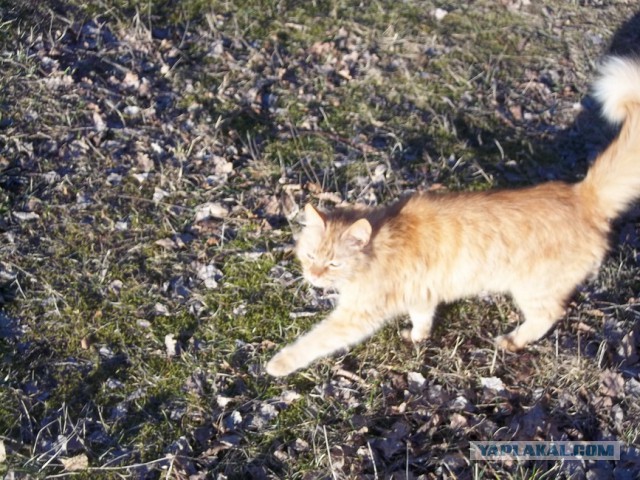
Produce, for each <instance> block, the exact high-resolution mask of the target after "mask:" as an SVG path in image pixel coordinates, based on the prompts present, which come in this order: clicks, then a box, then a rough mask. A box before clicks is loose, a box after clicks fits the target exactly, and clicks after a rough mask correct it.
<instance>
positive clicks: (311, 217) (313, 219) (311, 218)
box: [303, 203, 325, 228]
mask: <svg viewBox="0 0 640 480" xmlns="http://www.w3.org/2000/svg"><path fill="white" fill-rule="evenodd" d="M303 223H304V225H305V226H307V227H321V228H324V226H325V216H324V214H323V213H322V212H319V211H318V210H316V207H314V206H313V205H311V204H310V203H307V204H306V205H305V206H304V222H303Z"/></svg>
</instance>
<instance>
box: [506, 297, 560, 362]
mask: <svg viewBox="0 0 640 480" xmlns="http://www.w3.org/2000/svg"><path fill="white" fill-rule="evenodd" d="M565 298H566V297H565V296H564V295H563V296H557V295H556V296H536V297H526V298H518V297H515V296H514V299H515V300H516V303H517V304H518V306H519V307H520V310H521V311H522V314H523V315H524V322H523V323H522V325H520V326H519V327H517V328H516V329H515V330H513V331H511V332H509V333H508V334H506V335H500V336H499V337H497V338H496V344H497V345H498V346H499V347H500V348H504V349H505V350H509V351H512V352H516V351H518V350H521V349H523V348H524V347H525V346H526V345H527V344H529V343H531V342H534V341H536V340H538V339H540V338H542V337H543V336H544V335H545V334H546V333H547V332H548V331H549V330H551V328H552V327H553V326H554V325H555V324H556V322H557V321H558V320H559V319H560V317H561V316H562V315H563V314H564V306H565Z"/></svg>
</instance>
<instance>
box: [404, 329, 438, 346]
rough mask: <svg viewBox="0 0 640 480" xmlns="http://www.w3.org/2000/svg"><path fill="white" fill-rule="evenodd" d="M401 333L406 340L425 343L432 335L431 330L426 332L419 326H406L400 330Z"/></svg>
mask: <svg viewBox="0 0 640 480" xmlns="http://www.w3.org/2000/svg"><path fill="white" fill-rule="evenodd" d="M400 335H401V336H402V339H403V340H405V341H406V342H412V343H416V344H417V343H423V342H426V341H427V340H429V337H431V333H430V332H424V331H422V330H420V329H417V328H415V327H414V328H411V329H409V328H405V329H403V330H402V331H401V332H400Z"/></svg>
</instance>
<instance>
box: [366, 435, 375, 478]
mask: <svg viewBox="0 0 640 480" xmlns="http://www.w3.org/2000/svg"><path fill="white" fill-rule="evenodd" d="M367 448H368V449H369V455H370V456H371V463H373V478H375V479H376V480H378V467H376V459H375V457H374V456H373V450H372V449H371V442H369V441H367Z"/></svg>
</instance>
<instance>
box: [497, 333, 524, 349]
mask: <svg viewBox="0 0 640 480" xmlns="http://www.w3.org/2000/svg"><path fill="white" fill-rule="evenodd" d="M495 342H496V345H497V346H498V347H499V348H502V349H504V350H508V351H510V352H517V351H519V350H522V348H523V347H522V346H520V345H518V344H517V343H516V342H515V341H514V340H513V336H512V335H511V334H507V335H500V336H498V337H496V339H495Z"/></svg>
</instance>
